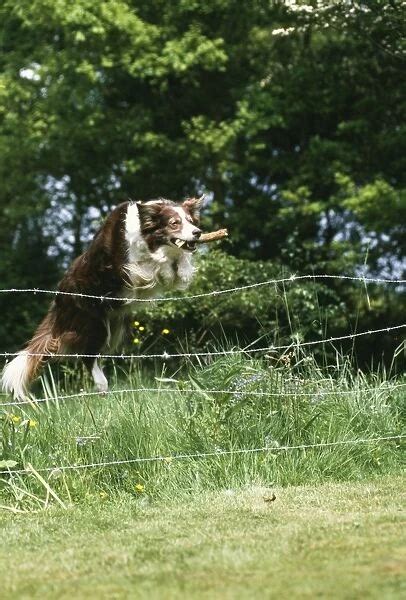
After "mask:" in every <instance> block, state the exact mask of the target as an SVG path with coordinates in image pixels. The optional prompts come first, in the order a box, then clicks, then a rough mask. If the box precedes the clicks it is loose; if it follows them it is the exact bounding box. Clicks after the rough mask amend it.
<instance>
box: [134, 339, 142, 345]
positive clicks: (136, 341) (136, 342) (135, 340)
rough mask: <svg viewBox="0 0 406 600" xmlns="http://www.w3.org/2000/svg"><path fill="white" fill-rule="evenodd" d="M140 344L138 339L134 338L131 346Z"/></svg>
mask: <svg viewBox="0 0 406 600" xmlns="http://www.w3.org/2000/svg"><path fill="white" fill-rule="evenodd" d="M140 343H141V341H140V339H139V338H134V339H133V344H140Z"/></svg>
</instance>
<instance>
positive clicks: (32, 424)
mask: <svg viewBox="0 0 406 600" xmlns="http://www.w3.org/2000/svg"><path fill="white" fill-rule="evenodd" d="M37 425H38V421H35V419H30V420H29V421H28V426H29V427H30V428H32V429H33V428H34V427H37Z"/></svg>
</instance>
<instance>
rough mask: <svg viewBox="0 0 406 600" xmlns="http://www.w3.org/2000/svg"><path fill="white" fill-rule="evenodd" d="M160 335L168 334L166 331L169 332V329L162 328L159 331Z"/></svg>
mask: <svg viewBox="0 0 406 600" xmlns="http://www.w3.org/2000/svg"><path fill="white" fill-rule="evenodd" d="M161 333H162V335H168V333H170V331H169V329H166V328H165V329H162V331H161Z"/></svg>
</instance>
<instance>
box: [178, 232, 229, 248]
mask: <svg viewBox="0 0 406 600" xmlns="http://www.w3.org/2000/svg"><path fill="white" fill-rule="evenodd" d="M226 237H228V231H227V229H219V230H218V231H211V232H210V233H202V235H201V236H200V237H199V239H198V240H194V241H193V242H188V241H186V240H181V239H180V238H172V240H171V242H172V243H173V244H175V246H177V247H178V248H181V249H182V250H188V251H189V252H194V251H195V250H196V245H197V244H207V242H215V241H217V240H222V239H224V238H226Z"/></svg>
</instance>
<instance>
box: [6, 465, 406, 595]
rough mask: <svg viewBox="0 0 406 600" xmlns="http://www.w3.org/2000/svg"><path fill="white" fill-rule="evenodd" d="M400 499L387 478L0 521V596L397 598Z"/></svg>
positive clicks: (56, 510)
mask: <svg viewBox="0 0 406 600" xmlns="http://www.w3.org/2000/svg"><path fill="white" fill-rule="evenodd" d="M404 490H405V480H404V479H403V478H402V477H400V476H397V477H382V478H380V479H379V480H377V479H375V480H373V481H370V482H362V483H360V482H358V483H338V484H337V483H327V484H322V485H318V486H305V485H304V486H299V487H293V486H287V487H279V486H276V487H273V488H272V489H271V488H265V487H260V486H249V487H247V486H246V487H242V488H240V489H239V490H222V491H212V492H202V493H201V494H194V495H193V496H190V497H188V498H186V497H182V498H176V497H175V496H174V497H173V498H172V500H171V502H166V501H162V500H159V501H151V500H150V501H145V497H144V500H143V501H141V500H140V498H137V497H133V496H131V495H130V494H128V493H123V492H120V493H114V494H113V495H111V496H107V497H105V498H104V499H103V500H101V499H100V498H96V497H93V499H92V500H91V501H88V502H86V503H82V504H77V505H75V506H73V507H71V508H69V509H68V510H63V509H62V508H60V507H55V506H53V507H52V508H50V509H48V510H47V511H41V512H38V513H34V514H25V515H13V516H12V517H10V516H8V515H4V514H3V515H0V527H1V538H2V546H1V556H2V558H1V562H0V578H1V597H2V598H4V599H6V598H43V599H46V598H61V599H63V598H72V597H74V598H115V599H120V598H165V599H166V598H168V599H171V598H221V599H223V598H229V599H234V598H346V599H348V598H380V599H381V598H385V599H389V598H394V599H398V598H401V597H404V595H405V593H406V579H405V573H406V555H405V551H404V548H405V533H404V532H405V527H404V526H405V522H404V521H405V512H404V507H405V500H406V498H405V493H404ZM274 496H275V498H274Z"/></svg>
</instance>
